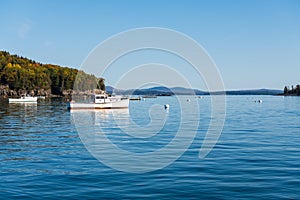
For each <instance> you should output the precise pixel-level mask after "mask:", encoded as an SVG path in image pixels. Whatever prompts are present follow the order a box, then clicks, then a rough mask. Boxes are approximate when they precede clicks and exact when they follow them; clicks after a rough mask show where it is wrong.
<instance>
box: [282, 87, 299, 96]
mask: <svg viewBox="0 0 300 200" xmlns="http://www.w3.org/2000/svg"><path fill="white" fill-rule="evenodd" d="M282 95H284V96H300V85H296V87H294V86H293V85H292V87H291V88H289V87H288V86H285V87H284V90H283V94H282Z"/></svg>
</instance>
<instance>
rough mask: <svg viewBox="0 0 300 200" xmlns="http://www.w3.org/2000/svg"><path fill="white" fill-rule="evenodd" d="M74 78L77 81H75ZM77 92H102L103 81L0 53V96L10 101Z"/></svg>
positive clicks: (87, 75)
mask: <svg viewBox="0 0 300 200" xmlns="http://www.w3.org/2000/svg"><path fill="white" fill-rule="evenodd" d="M76 77H77V79H76ZM75 80H76V89H78V90H80V91H85V90H89V89H90V88H92V86H94V85H95V83H96V85H97V89H99V90H102V91H105V84H104V79H103V78H97V77H96V76H94V75H92V74H87V73H85V72H84V71H81V70H77V69H74V68H69V67H61V66H58V65H53V64H42V63H38V62H36V61H33V60H31V59H28V58H25V57H22V56H18V55H11V54H10V53H8V52H6V51H0V96H2V97H11V96H20V95H22V94H30V95H33V96H35V95H41V96H67V95H71V94H72V93H73V87H74V83H75Z"/></svg>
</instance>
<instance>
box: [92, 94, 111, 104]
mask: <svg viewBox="0 0 300 200" xmlns="http://www.w3.org/2000/svg"><path fill="white" fill-rule="evenodd" d="M92 98H93V102H94V103H109V102H110V99H108V97H107V95H105V94H96V95H93V97H92Z"/></svg>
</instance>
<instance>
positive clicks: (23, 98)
mask: <svg viewBox="0 0 300 200" xmlns="http://www.w3.org/2000/svg"><path fill="white" fill-rule="evenodd" d="M8 102H9V103H23V102H30V103H35V102H37V97H32V96H25V95H22V96H21V97H20V98H9V99H8Z"/></svg>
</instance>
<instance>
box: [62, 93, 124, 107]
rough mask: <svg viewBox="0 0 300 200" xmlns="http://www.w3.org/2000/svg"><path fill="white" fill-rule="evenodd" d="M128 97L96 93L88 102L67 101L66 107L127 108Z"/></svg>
mask: <svg viewBox="0 0 300 200" xmlns="http://www.w3.org/2000/svg"><path fill="white" fill-rule="evenodd" d="M128 106H129V99H128V98H126V97H121V96H112V97H109V96H108V95H106V94H96V95H93V96H92V100H91V101H90V102H74V101H71V102H69V103H68V109H120V108H128Z"/></svg>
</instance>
